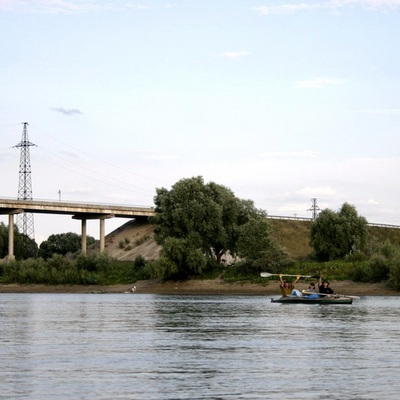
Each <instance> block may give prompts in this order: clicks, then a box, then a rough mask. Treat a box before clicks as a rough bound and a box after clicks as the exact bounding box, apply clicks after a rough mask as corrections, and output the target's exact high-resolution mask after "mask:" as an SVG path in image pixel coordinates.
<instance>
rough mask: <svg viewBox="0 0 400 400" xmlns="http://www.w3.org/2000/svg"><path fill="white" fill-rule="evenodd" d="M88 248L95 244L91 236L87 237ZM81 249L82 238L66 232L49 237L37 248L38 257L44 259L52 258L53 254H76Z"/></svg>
mask: <svg viewBox="0 0 400 400" xmlns="http://www.w3.org/2000/svg"><path fill="white" fill-rule="evenodd" d="M86 242H87V244H88V246H90V245H91V244H93V243H94V242H95V239H94V238H93V237H92V236H87V238H86ZM81 247H82V236H81V235H78V234H77V233H73V232H68V233H60V234H55V235H50V236H49V238H48V239H47V240H45V241H44V242H42V243H41V244H40V247H39V256H40V257H43V258H44V259H47V258H50V257H52V255H53V254H61V255H63V256H65V255H66V254H68V253H76V252H77V251H79V250H80V249H81Z"/></svg>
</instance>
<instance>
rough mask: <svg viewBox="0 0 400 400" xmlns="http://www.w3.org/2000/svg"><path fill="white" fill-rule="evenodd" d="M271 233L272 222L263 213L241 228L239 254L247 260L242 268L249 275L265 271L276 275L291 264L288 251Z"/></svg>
mask: <svg viewBox="0 0 400 400" xmlns="http://www.w3.org/2000/svg"><path fill="white" fill-rule="evenodd" d="M271 231H272V227H271V224H270V222H269V221H268V220H267V218H266V215H265V214H264V213H261V212H260V213H259V214H257V215H256V216H253V217H251V218H249V220H248V221H247V222H246V223H245V224H243V225H242V226H240V228H239V237H238V243H237V249H238V253H237V254H238V256H239V257H240V258H241V259H243V260H245V262H242V263H241V266H242V268H243V269H244V270H246V272H247V273H249V272H250V271H251V272H254V273H259V272H262V271H265V270H268V271H270V272H272V273H275V272H277V271H278V269H279V268H282V267H283V266H284V265H285V264H288V263H289V262H290V260H289V257H288V255H287V253H286V251H285V250H284V249H283V248H282V247H280V246H279V245H278V244H277V243H276V242H275V240H274V239H273V238H272V236H271Z"/></svg>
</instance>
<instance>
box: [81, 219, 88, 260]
mask: <svg viewBox="0 0 400 400" xmlns="http://www.w3.org/2000/svg"><path fill="white" fill-rule="evenodd" d="M86 232H87V225H86V219H83V218H82V219H81V238H82V248H81V251H82V255H84V256H86V252H87V245H86V243H87V234H86Z"/></svg>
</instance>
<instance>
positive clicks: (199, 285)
mask: <svg viewBox="0 0 400 400" xmlns="http://www.w3.org/2000/svg"><path fill="white" fill-rule="evenodd" d="M133 286H135V287H136V292H135V293H146V294H196V295H201V294H203V295H210V294H211V295H214V294H217V295H277V296H279V293H280V292H279V284H278V282H277V281H271V282H269V283H268V284H267V285H266V286H264V285H258V284H252V283H226V282H224V281H223V280H221V279H213V280H199V279H192V280H189V281H183V282H164V283H162V282H160V281H158V280H145V281H138V282H135V283H132V284H131V285H110V286H99V285H56V286H48V285H37V284H32V285H18V284H10V285H0V293H124V292H126V291H128V289H129V288H130V287H133ZM330 286H331V287H332V288H333V289H334V290H335V291H336V293H339V294H347V295H356V296H400V291H398V290H393V289H390V288H388V287H387V285H386V284H384V283H359V282H352V281H331V284H330ZM297 288H298V289H299V290H303V289H307V285H306V284H298V285H297Z"/></svg>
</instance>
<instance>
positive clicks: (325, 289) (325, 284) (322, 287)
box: [318, 275, 335, 297]
mask: <svg viewBox="0 0 400 400" xmlns="http://www.w3.org/2000/svg"><path fill="white" fill-rule="evenodd" d="M318 289H319V292H320V293H321V294H326V295H327V296H328V297H329V296H330V295H334V294H335V291H334V290H333V289H332V288H330V287H329V281H327V280H326V279H324V280H322V275H321V276H320V277H319V282H318Z"/></svg>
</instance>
